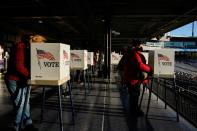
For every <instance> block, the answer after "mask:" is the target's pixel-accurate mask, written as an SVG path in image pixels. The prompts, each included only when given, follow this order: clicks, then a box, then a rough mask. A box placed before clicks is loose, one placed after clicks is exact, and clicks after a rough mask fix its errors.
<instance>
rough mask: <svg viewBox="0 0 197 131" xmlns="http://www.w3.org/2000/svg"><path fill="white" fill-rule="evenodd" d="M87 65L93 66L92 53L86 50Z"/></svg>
mask: <svg viewBox="0 0 197 131" xmlns="http://www.w3.org/2000/svg"><path fill="white" fill-rule="evenodd" d="M88 65H91V66H93V65H94V53H93V52H88Z"/></svg>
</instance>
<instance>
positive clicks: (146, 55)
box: [141, 52, 149, 64]
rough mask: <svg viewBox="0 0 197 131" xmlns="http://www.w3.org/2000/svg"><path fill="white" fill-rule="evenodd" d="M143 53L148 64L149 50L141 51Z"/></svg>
mask: <svg viewBox="0 0 197 131" xmlns="http://www.w3.org/2000/svg"><path fill="white" fill-rule="evenodd" d="M141 53H142V55H143V56H144V58H145V60H146V64H148V55H149V53H148V52H141Z"/></svg>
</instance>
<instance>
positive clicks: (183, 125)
mask: <svg viewBox="0 0 197 131" xmlns="http://www.w3.org/2000/svg"><path fill="white" fill-rule="evenodd" d="M41 94H42V88H38V89H35V90H33V91H32V92H31V108H32V109H31V111H32V112H31V113H32V117H33V121H34V123H35V125H36V127H38V128H39V129H40V131H59V123H58V122H59V117H58V116H59V114H58V102H57V100H58V98H57V93H56V89H54V88H48V89H47V93H46V96H47V99H46V100H47V101H46V105H45V112H44V120H43V121H42V123H41V122H40V115H41V108H40V107H41V102H42V95H41ZM147 94H148V90H147V91H146V93H145V96H144V100H143V103H142V110H143V111H144V112H145V111H146V106H147V105H146V103H147ZM73 101H74V107H75V125H73V123H72V115H71V114H72V113H71V106H70V102H69V99H68V98H66V97H65V98H64V99H63V121H64V131H196V130H197V129H196V128H195V127H193V126H192V125H190V124H189V123H188V122H187V121H185V120H184V119H183V118H182V117H181V118H180V122H176V113H175V112H174V111H173V110H172V109H171V108H169V107H167V109H165V108H164V103H163V102H162V101H161V100H158V101H157V100H156V97H155V96H154V95H153V97H152V100H151V105H150V113H149V114H150V115H149V118H148V120H147V121H146V119H145V117H140V118H138V120H137V121H133V120H132V119H131V118H130V117H129V116H128V105H127V101H128V97H127V94H126V91H125V90H124V89H122V88H120V86H119V85H118V84H116V83H111V84H108V83H107V82H104V80H99V81H97V80H96V82H95V83H94V85H93V87H92V89H91V90H90V91H89V92H88V94H87V98H86V99H85V96H84V89H83V86H81V85H76V84H74V86H73ZM11 111H12V106H11V103H10V101H9V94H8V92H7V90H6V88H5V85H4V83H3V81H1V85H0V131H3V130H5V129H6V126H7V125H9V124H10V121H11V115H12V113H11Z"/></svg>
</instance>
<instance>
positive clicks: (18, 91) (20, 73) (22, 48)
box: [4, 35, 46, 131]
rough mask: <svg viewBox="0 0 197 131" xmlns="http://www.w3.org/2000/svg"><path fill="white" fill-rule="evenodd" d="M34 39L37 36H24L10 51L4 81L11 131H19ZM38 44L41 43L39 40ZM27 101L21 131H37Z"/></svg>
mask: <svg viewBox="0 0 197 131" xmlns="http://www.w3.org/2000/svg"><path fill="white" fill-rule="evenodd" d="M36 38H38V36H37V35H36V36H30V35H24V36H22V37H21V40H20V42H17V43H16V44H15V45H14V46H13V48H11V51H10V58H9V61H8V68H7V72H6V74H5V78H4V79H5V84H6V86H7V89H8V91H9V93H10V95H11V100H12V103H13V112H14V118H13V127H10V130H12V131H18V130H19V126H20V122H21V117H22V113H23V107H24V102H25V98H26V93H27V87H28V84H27V81H28V79H29V78H30V43H31V42H36ZM43 38H44V37H43ZM43 40H46V39H43ZM38 42H41V41H40V39H39V41H38ZM27 101H28V104H27V106H26V109H25V111H24V115H23V116H24V117H23V121H22V122H23V123H22V129H23V131H38V129H37V128H35V126H34V125H33V122H32V119H31V115H30V104H29V99H28V100H27Z"/></svg>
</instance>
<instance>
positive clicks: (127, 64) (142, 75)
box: [123, 39, 152, 117]
mask: <svg viewBox="0 0 197 131" xmlns="http://www.w3.org/2000/svg"><path fill="white" fill-rule="evenodd" d="M142 44H143V42H142V41H141V40H138V39H136V40H133V41H132V46H133V47H132V48H130V49H128V50H127V53H126V54H125V58H124V67H123V73H124V83H125V84H126V87H127V88H128V93H129V103H130V113H131V115H132V116H134V117H138V116H143V114H144V113H143V112H142V111H141V110H140V109H139V107H138V99H139V95H140V85H141V83H143V82H144V81H145V79H146V78H147V76H148V74H151V72H152V69H151V67H150V66H148V65H147V64H145V63H144V60H143V57H142V56H141V55H142V54H141V51H142Z"/></svg>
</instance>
